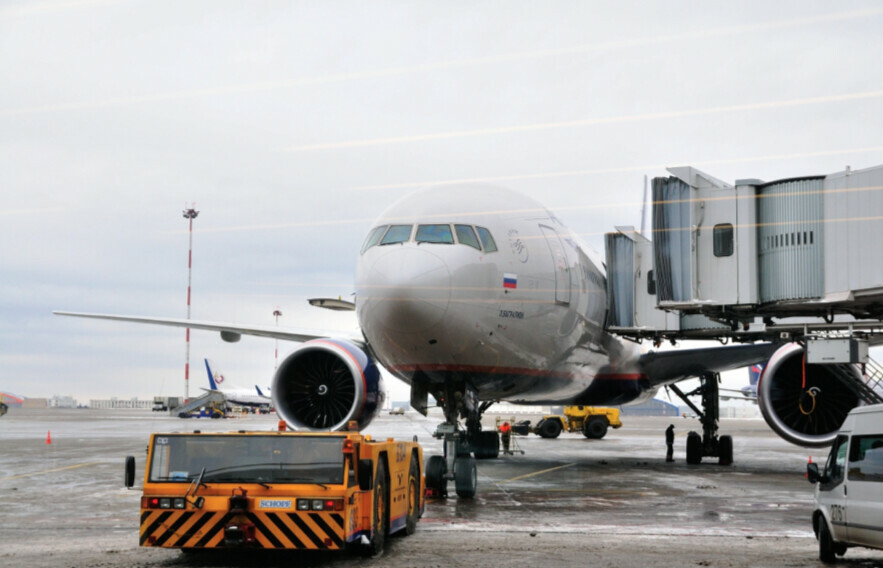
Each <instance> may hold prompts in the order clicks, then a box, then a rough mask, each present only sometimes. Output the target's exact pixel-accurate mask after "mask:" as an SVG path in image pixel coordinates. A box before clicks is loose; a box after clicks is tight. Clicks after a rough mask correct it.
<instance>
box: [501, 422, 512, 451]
mask: <svg viewBox="0 0 883 568" xmlns="http://www.w3.org/2000/svg"><path fill="white" fill-rule="evenodd" d="M511 436H512V427H511V426H509V423H508V422H503V424H502V425H500V441H502V442H503V453H504V454H508V453H509V440H510V437H511Z"/></svg>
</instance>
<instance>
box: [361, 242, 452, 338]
mask: <svg viewBox="0 0 883 568" xmlns="http://www.w3.org/2000/svg"><path fill="white" fill-rule="evenodd" d="M391 246H392V247H395V246H397V245H391ZM363 285H364V286H365V288H364V289H363V290H362V291H361V293H360V296H359V302H361V303H363V305H364V306H365V308H366V309H367V310H369V311H370V313H371V316H370V320H371V321H372V322H374V323H376V324H377V325H379V326H380V327H383V328H385V331H386V332H394V333H402V332H406V333H413V332H419V331H425V330H427V329H429V328H432V327H433V326H435V325H437V324H439V323H440V322H441V321H442V319H443V318H444V315H445V312H446V311H447V309H448V304H449V303H450V301H451V273H450V271H449V270H448V267H447V265H445V263H444V261H443V260H442V259H441V258H440V257H438V256H437V255H435V254H433V253H432V252H429V251H427V250H426V249H420V248H413V247H411V248H395V249H392V250H390V251H388V252H386V253H385V254H383V255H382V256H380V257H379V258H378V259H377V260H376V261H375V262H374V264H373V265H372V266H371V267H370V268H369V270H368V273H367V278H366V279H365V281H364V282H363Z"/></svg>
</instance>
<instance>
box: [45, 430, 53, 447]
mask: <svg viewBox="0 0 883 568" xmlns="http://www.w3.org/2000/svg"><path fill="white" fill-rule="evenodd" d="M46 443H47V444H51V443H52V432H50V431H49V430H46Z"/></svg>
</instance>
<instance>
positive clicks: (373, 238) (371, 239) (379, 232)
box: [362, 225, 389, 252]
mask: <svg viewBox="0 0 883 568" xmlns="http://www.w3.org/2000/svg"><path fill="white" fill-rule="evenodd" d="M387 227H389V225H380V226H379V227H374V228H373V229H371V232H370V233H368V236H367V237H365V244H363V245H362V252H365V251H366V250H368V249H369V248H371V247H373V246H374V245H376V244H377V243H379V242H380V237H382V236H383V233H385V232H386V229H387Z"/></svg>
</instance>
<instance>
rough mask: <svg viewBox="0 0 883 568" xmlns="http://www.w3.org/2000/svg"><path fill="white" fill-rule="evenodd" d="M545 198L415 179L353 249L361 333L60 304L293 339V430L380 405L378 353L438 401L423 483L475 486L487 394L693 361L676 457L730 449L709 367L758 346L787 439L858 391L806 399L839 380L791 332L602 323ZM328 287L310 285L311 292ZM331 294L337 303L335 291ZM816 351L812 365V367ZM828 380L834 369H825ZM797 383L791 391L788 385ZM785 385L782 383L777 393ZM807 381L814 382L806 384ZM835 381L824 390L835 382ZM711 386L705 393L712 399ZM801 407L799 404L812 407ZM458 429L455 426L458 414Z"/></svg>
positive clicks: (595, 286) (285, 366)
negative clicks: (636, 332) (762, 337)
mask: <svg viewBox="0 0 883 568" xmlns="http://www.w3.org/2000/svg"><path fill="white" fill-rule="evenodd" d="M605 270H606V269H605V266H604V263H603V262H602V260H601V259H600V257H599V256H598V255H597V254H596V253H595V252H594V251H592V250H590V249H589V248H588V247H586V246H584V245H583V244H581V243H580V241H579V239H577V237H576V236H575V235H574V234H572V233H571V232H570V231H569V230H568V229H567V227H565V226H564V224H563V223H561V221H560V220H559V219H558V218H557V217H556V216H555V215H554V214H553V213H551V212H550V211H548V210H547V209H546V208H545V207H543V206H542V205H540V204H539V203H537V202H536V201H534V200H532V199H529V198H527V197H525V196H523V195H520V194H518V193H515V192H512V191H508V190H505V189H501V188H495V187H488V186H475V185H464V186H457V187H452V186H444V187H436V188H430V189H426V190H423V191H419V192H416V193H413V194H411V195H409V196H406V197H405V198H403V199H401V200H400V201H399V202H397V203H396V204H394V205H393V206H392V207H390V208H389V209H388V210H387V211H386V212H385V213H384V214H382V215H381V216H380V218H379V219H378V220H377V222H376V223H375V224H374V226H373V228H372V229H371V230H370V231H369V233H368V236H367V238H366V239H365V242H364V245H363V246H362V249H361V253H360V255H359V258H358V260H357V264H356V282H355V284H356V300H355V304H354V306H349V307H351V308H354V309H355V310H356V315H357V318H358V321H359V324H360V326H361V331H362V334H363V335H362V337H359V338H330V337H323V336H321V335H317V334H307V333H299V332H296V331H291V330H285V329H284V328H283V329H280V328H278V327H276V326H244V325H237V324H228V323H216V322H206V321H194V320H186V319H167V318H154V317H140V316H117V315H102V314H83V313H72V312H56V313H58V314H61V315H72V316H79V317H88V318H99V319H109V320H117V321H128V322H139V323H149V324H160V325H170V326H177V327H190V328H193V329H202V330H212V331H219V332H220V333H221V336H222V338H224V339H225V340H227V341H231V342H233V341H238V339H239V338H240V336H241V335H242V334H247V335H256V336H262V337H271V338H278V339H288V340H293V341H298V342H303V345H301V346H299V347H298V348H297V349H295V350H294V351H293V352H292V353H291V354H289V355H288V356H287V358H286V359H285V360H284V361H283V363H282V364H281V365H280V366H279V368H278V370H277V372H276V374H275V376H274V378H273V382H272V399H273V401H274V406H275V408H276V410H277V412H278V413H279V415H280V417H281V418H283V419H284V420H285V421H286V422H287V423H288V424H289V425H290V426H292V427H293V428H296V429H301V430H329V429H343V428H345V427H346V426H347V424H348V423H349V421H351V420H356V421H358V423H359V425H360V426H361V427H364V426H366V425H367V424H368V423H369V422H370V420H371V419H372V418H373V417H374V416H375V415H376V414H377V413H378V412H379V411H380V409H381V408H382V407H383V402H384V401H383V397H384V390H383V386H382V384H381V376H380V372H379V371H378V368H377V365H378V364H379V365H382V366H383V367H385V368H386V369H388V370H389V371H390V372H391V373H392V374H394V375H395V376H396V377H398V378H400V379H402V380H403V381H405V382H406V383H408V384H409V385H410V387H411V405H412V406H413V407H414V408H415V409H417V410H419V411H421V412H424V413H425V412H426V406H427V397H428V395H432V396H433V397H434V398H435V399H436V401H438V404H439V405H440V406H442V408H443V410H444V414H445V422H444V423H443V424H442V425H441V426H440V427H439V431H438V435H439V436H440V437H442V436H443V437H444V439H445V456H432V457H431V458H430V459H429V461H428V463H427V467H426V475H427V485H428V487H430V489H432V490H435V491H437V492H439V493H445V492H446V488H447V482H448V481H449V480H454V481H455V484H456V488H457V493H458V495H460V496H461V497H469V496H471V495H473V494H474V493H475V480H476V469H475V461H474V459H473V458H472V457H471V456H469V455H468V452H471V453H473V454H474V455H475V457H477V458H493V457H496V456H497V453H498V446H499V444H498V438H497V434H496V432H494V431H490V432H488V431H482V430H481V423H480V418H481V414H482V413H483V412H484V411H485V410H487V408H488V407H489V406H490V405H491V404H492V403H493V402H495V401H499V400H505V401H509V402H514V403H525V404H584V405H619V404H627V403H637V402H642V401H646V400H649V399H651V398H652V397H653V395H654V394H655V393H656V392H657V390H658V389H659V388H660V387H664V386H671V387H672V388H673V389H674V390H677V389H676V387H675V383H677V382H678V381H681V380H684V379H688V378H692V377H700V378H701V377H704V378H705V380H704V381H703V385H704V390H703V392H704V393H705V394H704V396H703V404H705V403H706V402H707V403H708V405H707V407H706V408H707V410H708V412H707V413H706V414H707V416H708V419H707V420H703V427H704V434H703V436H702V437H700V436H699V435H698V434H695V435H691V436H690V437H688V439H687V458H688V462H692V463H698V462H699V461H700V460H701V458H702V457H703V456H717V457H719V458H720V460H721V462H722V463H730V461H731V460H732V440H731V439H730V438H729V437H728V436H720V437H718V436H717V434H716V430H717V415H716V413H715V412H714V411H715V410H716V408H717V390H716V388H717V387H716V377H715V375H714V373H718V372H721V371H725V370H730V369H735V368H740V367H745V366H747V365H750V364H753V363H757V362H764V361H766V360H767V359H770V357H771V356H773V355H774V354H775V357H773V360H774V361H771V364H769V365H767V367H766V370H765V373H764V377H763V379H762V383H763V382H765V383H767V385H766V386H767V387H768V388H767V391H766V392H768V396H767V403H768V406H769V412H764V416H765V418H766V419H767V422H768V423H769V424H770V426H771V427H772V428H773V429H774V430H775V431H776V432H777V433H778V434H779V435H781V436H782V437H783V438H785V439H786V440H788V441H790V442H793V443H797V444H802V445H808V446H823V445H826V444H829V443H830V442H831V440H832V439H833V436H834V435H835V434H836V430H837V428H838V427H839V424H840V423H841V422H842V419H843V417H845V415H846V413H848V411H849V410H850V409H851V408H852V407H853V406H856V405H857V404H858V401H857V400H855V399H849V400H838V401H832V403H831V404H815V402H816V401H815V398H814V399H813V404H812V405H811V407H810V405H809V404H806V401H804V400H803V398H804V397H803V395H802V394H801V393H804V394H805V393H806V392H808V391H807V388H808V387H809V386H810V385H813V384H823V387H822V388H821V392H822V393H824V394H823V396H827V395H828V394H829V393H834V391H837V390H839V391H843V390H845V389H835V388H828V387H829V386H831V385H834V386H836V385H838V384H839V383H838V382H837V379H836V377H834V376H832V375H831V373H830V372H828V371H827V370H826V368H825V366H824V365H805V367H806V371H805V372H803V371H801V365H800V361H801V359H802V356H801V355H802V348H800V347H799V346H798V345H796V344H786V345H773V344H769V343H762V344H749V345H736V346H727V347H720V346H718V347H711V348H704V349H689V350H671V351H662V352H659V351H657V352H653V351H651V352H648V353H644V354H641V353H640V352H639V350H638V348H637V346H636V345H635V344H634V343H631V342H628V341H623V340H621V339H620V338H618V337H616V336H615V335H612V334H610V333H608V332H607V331H606V330H605V319H606V315H607V310H608V300H607V294H606V272H605ZM324 302H326V301H325V300H316V301H315V302H314V304H316V305H321V304H323V303H324ZM328 303H329V304H331V305H330V306H329V307H334V308H335V309H341V308H342V307H344V308H345V307H347V304H346V302H342V301H340V300H335V301H328ZM810 367H812V369H810ZM832 381H833V382H832ZM795 389H796V396H794V394H795V392H794V391H795ZM780 392H781V393H785V394H783V395H781V396H780V395H779V394H777V393H780ZM813 396H815V395H813ZM831 396H832V397H833V395H831ZM712 399H714V402H713V404H712V403H711V402H710V401H711V400H712ZM807 408H811V412H810V414H809V415H808V414H807V412H806V409H807ZM461 419H462V420H464V421H465V425H466V428H465V431H461V430H460V420H461Z"/></svg>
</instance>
